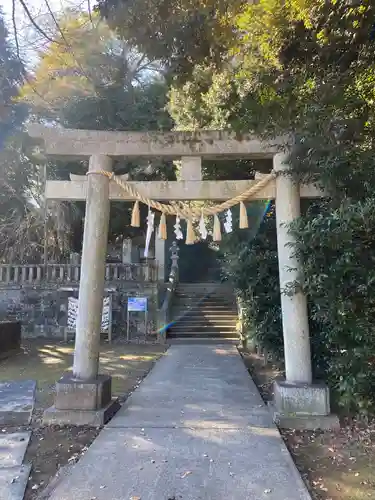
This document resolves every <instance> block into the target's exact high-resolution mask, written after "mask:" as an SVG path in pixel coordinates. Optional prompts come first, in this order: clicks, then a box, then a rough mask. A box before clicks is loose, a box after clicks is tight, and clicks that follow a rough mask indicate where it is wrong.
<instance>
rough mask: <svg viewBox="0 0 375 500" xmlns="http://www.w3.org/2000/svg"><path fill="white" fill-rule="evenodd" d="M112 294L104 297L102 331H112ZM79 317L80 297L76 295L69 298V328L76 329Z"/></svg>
mask: <svg viewBox="0 0 375 500" xmlns="http://www.w3.org/2000/svg"><path fill="white" fill-rule="evenodd" d="M111 298H112V297H111V296H109V297H105V298H104V299H103V311H102V325H101V331H102V332H110V330H111V328H112V300H111ZM77 317H78V299H76V298H74V297H69V298H68V328H69V329H71V330H75V329H76V326H77Z"/></svg>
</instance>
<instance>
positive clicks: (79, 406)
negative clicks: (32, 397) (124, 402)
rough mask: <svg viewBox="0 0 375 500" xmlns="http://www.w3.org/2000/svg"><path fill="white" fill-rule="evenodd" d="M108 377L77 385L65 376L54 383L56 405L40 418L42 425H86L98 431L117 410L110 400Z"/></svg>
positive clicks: (118, 406) (113, 400)
mask: <svg viewBox="0 0 375 500" xmlns="http://www.w3.org/2000/svg"><path fill="white" fill-rule="evenodd" d="M111 393H112V391H111V377H109V376H108V375H98V376H97V377H96V378H95V379H92V380H85V381H80V380H77V379H75V378H73V375H72V374H65V375H63V377H62V378H61V379H60V380H59V381H58V382H57V383H56V396H55V404H54V406H52V407H51V408H48V409H47V410H46V411H45V412H44V414H43V423H45V424H54V425H89V426H93V427H99V426H101V425H104V424H105V423H106V422H108V420H110V419H111V418H112V417H113V415H114V414H115V413H116V412H117V411H118V410H119V408H120V403H119V402H118V400H117V399H112V395H111Z"/></svg>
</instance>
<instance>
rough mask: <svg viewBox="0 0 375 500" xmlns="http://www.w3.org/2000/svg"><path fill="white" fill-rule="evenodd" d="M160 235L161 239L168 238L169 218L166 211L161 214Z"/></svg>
mask: <svg viewBox="0 0 375 500" xmlns="http://www.w3.org/2000/svg"><path fill="white" fill-rule="evenodd" d="M158 236H159V238H160V239H161V240H166V239H167V220H166V217H165V213H164V212H162V214H161V216H160V223H159V230H158Z"/></svg>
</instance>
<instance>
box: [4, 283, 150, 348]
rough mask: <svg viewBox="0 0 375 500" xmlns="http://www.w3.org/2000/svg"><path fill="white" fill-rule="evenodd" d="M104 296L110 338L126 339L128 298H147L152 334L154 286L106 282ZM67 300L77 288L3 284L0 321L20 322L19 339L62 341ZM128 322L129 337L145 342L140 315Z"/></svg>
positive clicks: (141, 314)
mask: <svg viewBox="0 0 375 500" xmlns="http://www.w3.org/2000/svg"><path fill="white" fill-rule="evenodd" d="M105 294H106V295H109V294H111V295H112V317H113V322H112V332H113V339H115V338H119V337H122V338H126V330H127V328H126V319H127V297H128V296H147V297H148V299H149V300H148V303H149V314H148V324H147V333H148V335H150V334H151V333H153V332H155V325H156V309H157V285H156V283H132V282H123V283H119V282H118V281H117V282H116V283H115V284H111V283H106V288H105ZM69 297H76V298H77V297H78V286H77V285H69V286H63V285H54V284H51V283H45V284H39V285H33V286H31V285H26V284H24V285H16V284H8V285H5V284H3V285H2V286H1V287H0V321H5V320H12V319H16V320H18V321H20V322H21V324H22V337H23V338H36V337H54V338H64V333H65V330H66V326H67V313H68V298H69ZM129 323H130V338H131V339H138V340H145V339H146V335H145V323H144V314H143V313H131V315H130V322H129ZM103 335H104V334H103ZM71 336H72V334H71Z"/></svg>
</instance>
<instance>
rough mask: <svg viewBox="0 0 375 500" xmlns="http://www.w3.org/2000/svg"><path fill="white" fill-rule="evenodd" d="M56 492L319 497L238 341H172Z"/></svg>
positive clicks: (211, 499)
mask: <svg viewBox="0 0 375 500" xmlns="http://www.w3.org/2000/svg"><path fill="white" fill-rule="evenodd" d="M50 498H51V500H76V499H79V500H93V499H95V500H131V499H133V500H139V499H140V500H203V499H206V500H262V499H266V500H311V498H310V496H309V494H308V492H307V490H306V488H305V486H304V484H303V482H302V479H301V477H300V476H299V474H298V472H297V470H296V468H295V466H294V463H293V461H292V459H291V457H290V455H289V453H288V451H287V449H286V448H285V446H284V443H283V441H282V439H281V437H280V435H279V432H278V430H277V428H276V427H275V426H274V425H273V423H272V419H271V416H270V413H269V412H268V410H267V408H266V407H265V405H264V404H263V402H262V399H261V397H260V395H259V393H258V391H257V389H256V387H255V385H254V383H253V381H252V380H251V378H250V377H249V376H248V373H247V371H246V368H245V366H244V364H243V363H242V360H241V358H240V356H239V354H238V352H237V349H236V348H235V347H234V346H231V345H216V346H215V345H180V346H177V345H176V346H173V347H171V348H170V349H169V350H168V351H167V353H166V355H165V356H164V357H163V358H162V359H161V360H159V361H158V362H157V364H156V366H155V367H154V369H153V370H152V371H151V373H150V374H149V375H148V376H147V377H146V379H145V380H144V382H143V383H142V384H141V386H140V387H139V388H138V389H137V390H136V391H135V392H134V393H133V394H132V396H131V397H130V398H129V399H128V400H127V402H126V404H125V405H124V406H123V407H122V409H121V410H120V411H119V413H118V414H117V415H116V417H115V418H114V419H113V420H112V421H111V422H110V423H109V424H108V425H107V426H106V428H105V429H104V430H103V431H102V432H101V433H100V435H99V437H98V438H97V439H96V440H95V442H94V443H93V444H92V446H91V447H90V448H89V450H88V451H87V453H86V455H85V456H84V457H83V458H82V459H81V460H80V461H79V462H78V464H76V465H75V466H74V467H73V469H72V472H71V473H70V474H69V475H68V476H67V477H65V478H64V479H63V481H62V482H61V483H60V484H59V485H57V488H56V489H55V491H54V492H53V494H52V496H51V497H50Z"/></svg>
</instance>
